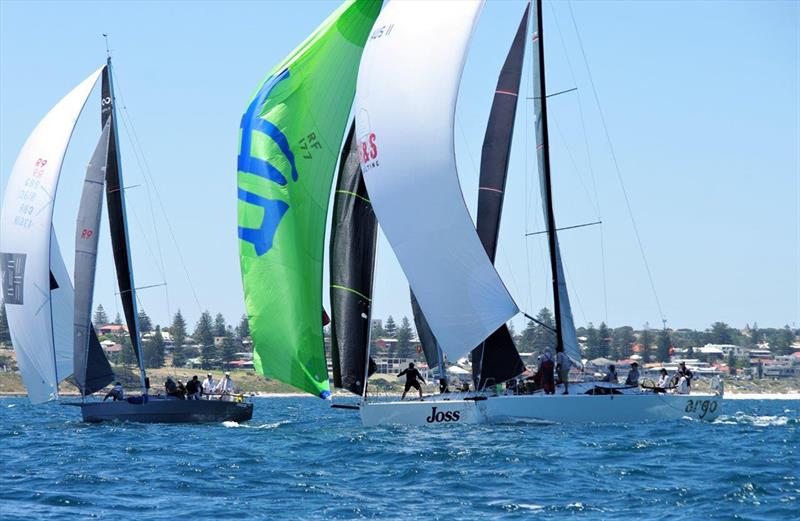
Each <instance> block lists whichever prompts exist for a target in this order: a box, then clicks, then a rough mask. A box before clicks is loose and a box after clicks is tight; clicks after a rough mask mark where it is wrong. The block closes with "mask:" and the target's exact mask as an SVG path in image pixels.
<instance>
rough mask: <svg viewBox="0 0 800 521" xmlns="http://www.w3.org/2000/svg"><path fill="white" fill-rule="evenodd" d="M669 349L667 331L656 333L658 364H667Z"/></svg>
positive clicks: (665, 329)
mask: <svg viewBox="0 0 800 521" xmlns="http://www.w3.org/2000/svg"><path fill="white" fill-rule="evenodd" d="M669 348H670V340H669V330H667V328H664V329H662V330H661V331H659V333H658V351H656V357H657V359H658V361H659V362H669V358H670V356H669Z"/></svg>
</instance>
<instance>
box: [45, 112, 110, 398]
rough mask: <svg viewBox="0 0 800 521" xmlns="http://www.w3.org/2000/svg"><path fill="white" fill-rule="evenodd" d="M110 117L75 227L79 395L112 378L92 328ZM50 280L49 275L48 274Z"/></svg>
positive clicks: (75, 354)
mask: <svg viewBox="0 0 800 521" xmlns="http://www.w3.org/2000/svg"><path fill="white" fill-rule="evenodd" d="M111 122H112V118H108V119H107V120H106V123H105V125H104V126H103V133H102V134H101V135H100V139H99V140H98V142H97V147H96V148H95V150H94V154H93V155H92V159H91V161H90V162H89V166H88V167H87V168H86V178H85V179H84V182H83V193H82V194H81V203H80V208H79V209H78V220H77V223H76V226H75V276H74V283H75V319H74V324H73V331H74V333H73V334H74V344H73V350H74V352H73V364H74V365H73V371H74V372H73V375H74V378H75V383H76V384H77V386H78V389H79V390H80V392H81V395H83V396H87V395H89V394H92V393H93V392H95V391H99V390H100V389H102V388H103V387H105V386H106V385H108V384H109V383H110V382H111V381H112V380H113V379H114V372H113V371H112V370H111V366H110V365H109V363H108V359H107V358H106V356H105V353H103V350H102V348H101V346H100V342H99V340H98V339H97V335H96V334H95V332H94V328H93V327H92V297H93V295H94V280H95V270H96V268H97V242H98V239H99V237H100V219H101V217H102V213H103V190H104V182H105V172H106V163H107V161H108V142H109V135H110V134H111ZM51 277H52V274H51Z"/></svg>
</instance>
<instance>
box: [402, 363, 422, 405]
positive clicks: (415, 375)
mask: <svg viewBox="0 0 800 521" xmlns="http://www.w3.org/2000/svg"><path fill="white" fill-rule="evenodd" d="M403 375H405V377H406V385H405V388H404V389H403V396H402V397H401V398H400V399H401V400H405V399H406V394H407V393H408V391H409V390H410V389H411V388H412V387H413V388H414V389H416V390H417V391H418V392H419V399H420V400H422V386H420V385H419V380H422V383H427V382H425V379H424V378H423V377H422V374H421V373H420V372H419V370H417V368H415V367H414V362H409V364H408V367H407V368H406V369H403V370H402V371H400V372H399V373H398V374H397V377H398V378H400V377H401V376H403Z"/></svg>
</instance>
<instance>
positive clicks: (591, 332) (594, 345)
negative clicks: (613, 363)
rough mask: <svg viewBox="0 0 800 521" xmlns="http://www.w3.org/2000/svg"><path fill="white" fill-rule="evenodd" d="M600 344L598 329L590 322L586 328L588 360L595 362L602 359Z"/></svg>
mask: <svg viewBox="0 0 800 521" xmlns="http://www.w3.org/2000/svg"><path fill="white" fill-rule="evenodd" d="M599 342H600V337H599V335H598V334H597V329H595V327H594V324H592V323H591V322H589V325H588V326H586V344H585V345H586V358H588V359H589V360H593V359H595V358H599V357H600V354H599V353H600V350H599V346H598V344H599Z"/></svg>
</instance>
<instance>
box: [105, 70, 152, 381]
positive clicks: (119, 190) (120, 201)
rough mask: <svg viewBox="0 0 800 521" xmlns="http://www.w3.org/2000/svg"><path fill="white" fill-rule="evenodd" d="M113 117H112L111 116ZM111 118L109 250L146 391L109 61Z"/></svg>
mask: <svg viewBox="0 0 800 521" xmlns="http://www.w3.org/2000/svg"><path fill="white" fill-rule="evenodd" d="M112 116H113V117H112ZM109 119H110V121H111V132H110V134H109V139H108V163H107V165H106V201H107V202H108V224H109V228H110V231H111V249H112V251H113V252H114V265H115V267H116V271H117V284H118V286H119V293H120V298H121V299H122V310H123V312H124V314H125V322H126V324H127V325H128V334H129V335H130V339H131V345H132V346H133V352H134V355H135V356H136V360H137V361H138V363H139V374H140V379H141V386H142V392H146V388H145V387H146V386H145V381H146V376H145V370H144V358H143V356H142V348H141V339H140V338H139V316H138V313H137V312H136V289H135V286H134V284H133V267H132V265H131V253H130V243H129V241H128V221H127V215H126V212H125V190H124V184H123V182H122V172H121V170H120V160H119V136H118V133H117V125H116V122H117V117H116V110H115V105H114V87H113V83H112V78H111V60H110V59H109V60H108V66H107V67H106V68H105V69H104V70H103V87H102V99H101V123H102V125H103V126H105V124H106V122H107V121H109Z"/></svg>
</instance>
